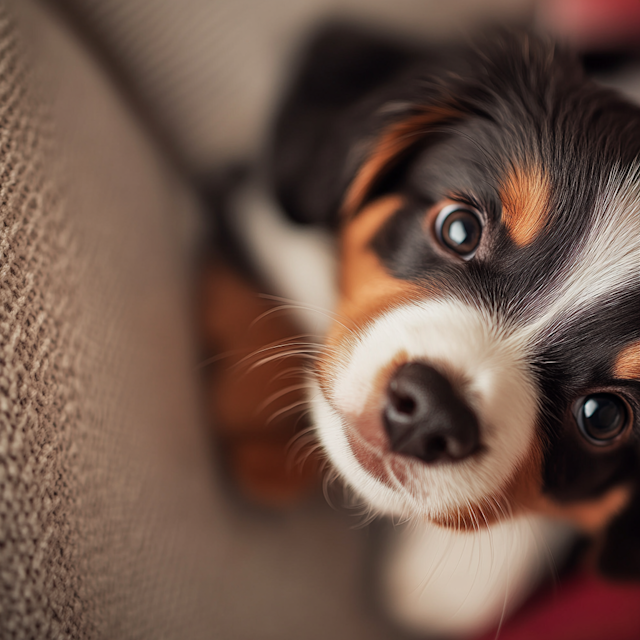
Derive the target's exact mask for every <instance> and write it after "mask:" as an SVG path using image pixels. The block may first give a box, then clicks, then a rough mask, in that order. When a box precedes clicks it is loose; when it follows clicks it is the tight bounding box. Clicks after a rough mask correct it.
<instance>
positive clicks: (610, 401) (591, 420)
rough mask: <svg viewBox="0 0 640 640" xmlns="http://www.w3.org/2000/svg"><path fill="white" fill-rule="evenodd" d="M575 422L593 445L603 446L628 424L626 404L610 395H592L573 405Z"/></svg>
mask: <svg viewBox="0 0 640 640" xmlns="http://www.w3.org/2000/svg"><path fill="white" fill-rule="evenodd" d="M574 413H575V416H576V421H577V422H578V426H579V427H580V431H582V433H583V435H584V436H586V438H587V440H589V441H591V442H593V443H594V444H599V445H604V444H608V443H610V442H611V441H612V440H614V439H615V438H616V437H617V436H619V435H620V434H621V433H622V432H623V431H624V430H625V429H626V427H627V425H628V424H629V411H628V409H627V405H626V403H625V402H624V401H623V400H622V398H620V397H619V396H617V395H614V394H612V393H594V394H593V395H590V396H587V397H585V398H581V399H580V400H578V402H577V403H576V404H575V405H574Z"/></svg>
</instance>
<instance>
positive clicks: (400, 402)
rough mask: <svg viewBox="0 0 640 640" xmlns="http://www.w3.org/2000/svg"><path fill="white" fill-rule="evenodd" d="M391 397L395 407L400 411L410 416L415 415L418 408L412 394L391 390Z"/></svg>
mask: <svg viewBox="0 0 640 640" xmlns="http://www.w3.org/2000/svg"><path fill="white" fill-rule="evenodd" d="M389 399H390V401H391V404H392V405H393V408H394V409H395V410H396V411H397V412H398V413H402V414H404V415H407V416H410V415H413V413H414V412H415V410H416V401H415V399H414V398H412V397H411V396H407V395H403V394H400V393H397V392H395V391H393V390H391V392H390V393H389Z"/></svg>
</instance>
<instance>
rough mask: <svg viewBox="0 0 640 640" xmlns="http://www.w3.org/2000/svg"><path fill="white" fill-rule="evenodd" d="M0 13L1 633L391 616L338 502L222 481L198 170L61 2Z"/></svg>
mask: <svg viewBox="0 0 640 640" xmlns="http://www.w3.org/2000/svg"><path fill="white" fill-rule="evenodd" d="M0 19H1V22H0V70H1V71H0V140H1V143H0V220H1V224H0V251H1V255H0V269H1V270H2V277H1V278H0V295H1V296H2V304H1V306H0V420H1V423H0V637H1V638H3V639H4V638H7V639H9V638H20V639H27V638H35V639H39V638H119V639H124V638H154V639H157V638H221V639H225V638H234V639H235V638H239V639H242V638H246V639H247V640H249V639H255V638H265V639H269V638H273V639H274V640H276V639H277V640H282V639H286V638H318V639H320V638H326V637H334V638H340V637H344V638H347V637H353V638H356V637H365V636H366V637H368V638H374V639H375V638H382V637H385V633H384V631H383V629H381V628H380V627H379V626H377V624H376V621H375V620H374V619H369V618H368V616H365V615H364V613H363V609H362V604H361V603H360V602H359V600H358V597H357V595H356V594H357V593H358V592H359V589H358V588H357V582H358V580H359V579H360V578H359V576H360V573H359V571H358V570H357V569H356V567H357V566H358V564H359V563H360V561H361V557H362V550H361V547H360V545H359V544H357V540H358V538H359V534H357V533H353V532H349V531H348V529H347V526H345V523H344V522H343V521H342V519H341V518H340V516H338V515H337V514H336V515H333V514H332V513H331V512H330V511H329V510H328V508H325V506H324V505H323V504H322V502H320V501H319V502H318V504H312V505H310V506H309V507H307V508H306V509H304V510H303V511H302V512H300V513H298V514H295V515H286V514H285V515H281V516H276V515H270V516H267V515H264V516H261V515H260V514H253V513H249V512H247V513H245V512H243V511H241V510H238V509H235V508H233V507H232V506H231V505H229V504H227V503H225V501H224V499H223V497H222V496H221V494H220V492H219V491H218V489H217V488H216V487H217V486H218V483H216V481H215V478H216V476H215V470H214V469H213V465H212V459H213V458H212V450H211V446H210V442H209V438H208V434H207V433H206V430H205V429H204V427H203V426H202V424H201V420H200V419H199V416H198V402H197V393H198V386H197V383H196V370H195V364H196V359H195V356H194V348H193V345H192V337H191V328H190V324H191V323H190V317H189V308H190V301H189V296H188V292H189V290H190V289H189V286H188V282H189V279H190V265H189V260H188V256H189V251H188V250H189V247H190V244H189V242H188V239H189V237H193V229H194V226H193V224H192V221H193V220H194V219H195V214H196V209H195V207H194V203H193V200H192V198H191V196H190V195H189V191H188V189H187V188H186V187H185V185H184V184H183V183H182V182H181V180H180V179H179V178H178V177H177V176H176V174H175V172H174V171H173V170H172V169H171V167H170V166H169V165H168V164H167V163H166V162H165V161H164V160H163V158H162V157H161V155H160V154H159V153H158V151H157V149H156V147H155V145H154V143H153V141H152V140H151V139H150V138H149V137H148V136H147V135H146V134H145V133H144V130H145V127H144V124H143V123H141V122H139V121H137V120H136V119H135V118H134V117H133V116H132V115H131V113H130V111H129V109H128V108H127V104H126V101H125V100H124V99H123V98H122V97H121V96H120V95H119V94H118V92H117V91H116V90H115V89H114V87H113V85H112V84H111V83H110V81H109V80H108V78H107V77H105V75H104V74H103V72H102V71H101V69H100V67H99V66H98V65H97V64H96V63H95V62H94V61H93V60H92V59H91V57H90V56H88V55H87V53H86V52H85V51H83V49H82V48H81V47H80V46H79V45H78V42H77V41H76V40H75V38H74V37H73V35H72V34H71V33H70V32H69V31H67V30H66V29H65V27H64V26H63V25H62V24H61V23H60V21H59V20H58V19H57V18H56V16H55V15H53V14H52V13H50V12H49V10H48V9H46V8H43V7H42V6H40V5H39V4H37V3H36V2H32V1H31V0H15V2H10V3H7V2H6V1H5V0H3V1H2V2H0ZM317 558H323V561H322V562H318V561H317V560H316V559H317Z"/></svg>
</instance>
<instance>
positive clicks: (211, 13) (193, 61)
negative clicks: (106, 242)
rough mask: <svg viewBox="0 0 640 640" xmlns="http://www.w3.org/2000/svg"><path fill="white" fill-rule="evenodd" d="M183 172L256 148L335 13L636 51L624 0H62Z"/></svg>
mask: <svg viewBox="0 0 640 640" xmlns="http://www.w3.org/2000/svg"><path fill="white" fill-rule="evenodd" d="M63 1H64V4H65V5H66V7H67V9H68V10H69V12H70V14H71V15H73V16H74V17H75V18H76V19H78V20H79V21H80V22H82V26H83V28H84V30H85V32H87V33H89V34H91V37H92V38H93V40H94V43H95V44H97V45H98V46H99V47H100V48H101V49H102V50H103V52H104V53H106V55H107V56H108V57H109V58H110V60H111V62H112V63H113V64H114V65H115V67H117V68H118V72H119V74H121V77H122V79H123V80H125V81H126V83H127V84H128V87H129V89H130V90H131V91H132V92H133V93H134V94H135V95H136V96H137V98H138V100H139V101H140V103H141V104H143V105H144V107H145V108H146V110H147V112H148V114H149V115H150V116H152V117H153V118H154V121H155V123H156V125H157V126H159V127H160V128H161V129H162V130H163V131H164V133H165V134H166V135H167V137H168V139H169V140H170V141H171V144H172V145H173V146H174V147H175V148H176V150H177V151H178V152H179V154H180V156H181V157H182V158H183V159H184V161H185V163H186V164H187V166H188V167H189V169H190V170H192V171H196V172H204V171H207V170H209V169H210V168H211V167H212V166H218V165H219V164H220V163H223V162H226V161H228V160H229V159H238V158H243V159H244V158H246V157H247V156H248V155H255V154H256V152H257V151H258V150H259V149H260V145H261V143H262V142H263V139H264V135H265V132H266V130H267V124H268V122H269V118H270V116H271V114H272V111H273V108H274V105H275V104H276V102H277V99H278V97H279V96H280V95H281V91H282V88H283V83H284V82H285V81H286V79H287V78H288V71H289V70H290V67H291V64H292V61H293V56H295V53H296V52H297V51H298V50H299V49H300V46H301V44H302V43H303V42H305V40H306V39H307V37H308V34H309V32H310V31H311V30H313V28H314V26H316V25H317V24H318V23H321V22H323V21H325V20H327V19H328V18H335V17H336V16H339V17H344V18H347V19H353V20H356V21H360V22H362V23H365V24H370V25H373V26H376V27H382V28H383V29H385V30H389V31H395V32H398V33H400V34H406V35H407V37H425V38H428V39H430V40H432V41H439V40H443V39H448V38H452V37H455V36H460V35H461V34H465V33H469V32H473V31H476V30H478V29H481V28H482V27H483V26H485V25H491V24H495V23H497V22H498V23H508V24H519V25H535V26H537V27H538V28H540V29H543V30H550V31H552V32H554V33H555V34H556V35H557V36H558V37H560V38H561V39H563V40H567V41H570V42H571V43H573V44H575V45H576V46H578V47H579V48H581V49H582V50H584V51H596V50H597V51H606V52H608V53H609V52H616V51H626V50H630V49H631V50H633V49H635V50H637V47H638V24H639V23H640V4H639V3H637V2H636V1H635V0H608V1H607V0H601V1H600V0H450V1H448V2H442V1H439V0H394V1H393V2H389V1H386V0H268V1H262V2H261V1H259V0H181V1H180V2H176V1H175V0H63Z"/></svg>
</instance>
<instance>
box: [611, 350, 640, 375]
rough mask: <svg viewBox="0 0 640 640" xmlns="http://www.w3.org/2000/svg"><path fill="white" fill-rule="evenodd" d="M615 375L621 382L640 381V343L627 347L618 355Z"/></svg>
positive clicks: (614, 366) (614, 369)
mask: <svg viewBox="0 0 640 640" xmlns="http://www.w3.org/2000/svg"><path fill="white" fill-rule="evenodd" d="M613 375H614V376H615V377H616V378H620V379H621V380H640V342H634V343H632V344H630V345H628V346H626V347H625V348H624V349H623V350H622V351H621V352H620V353H619V354H618V357H617V358H616V362H615V364H614V365H613Z"/></svg>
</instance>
